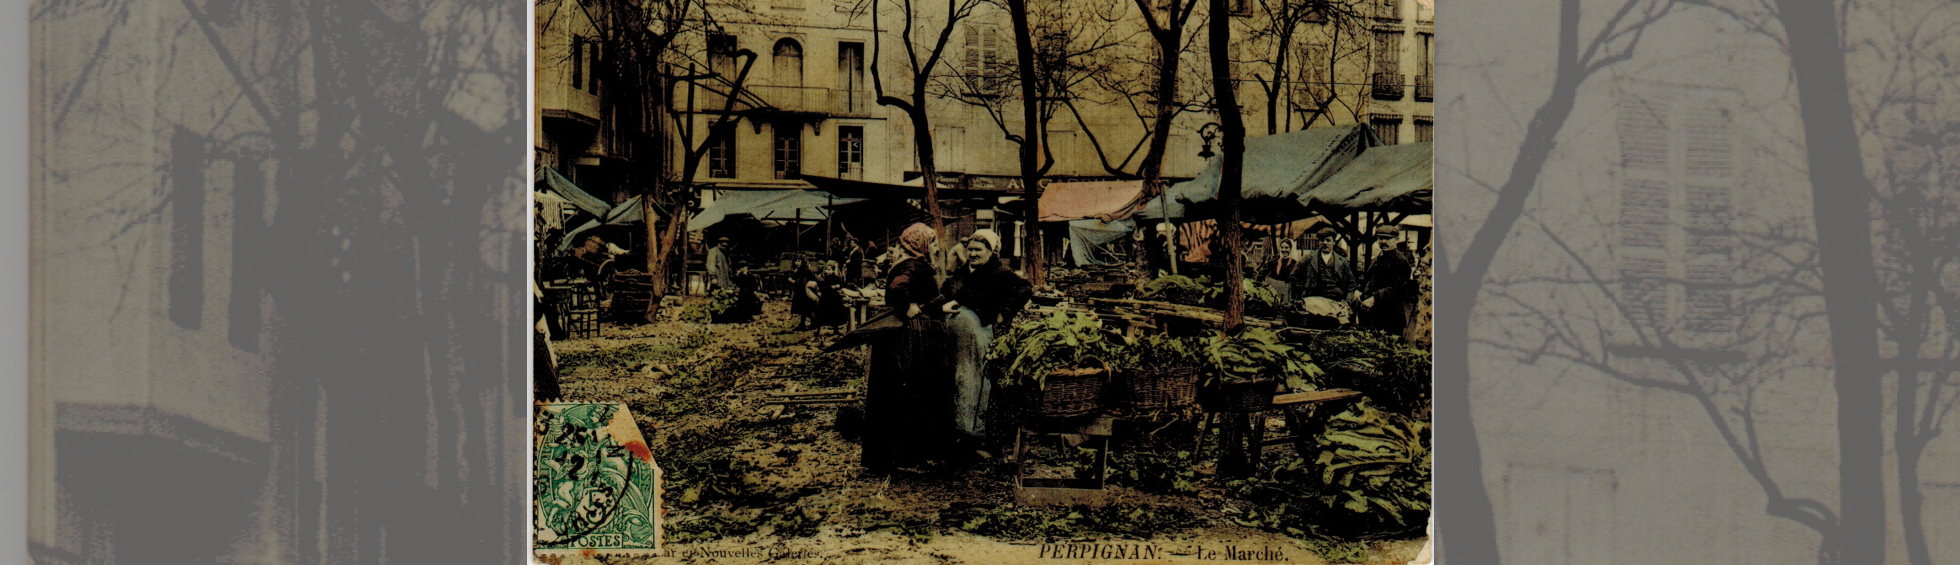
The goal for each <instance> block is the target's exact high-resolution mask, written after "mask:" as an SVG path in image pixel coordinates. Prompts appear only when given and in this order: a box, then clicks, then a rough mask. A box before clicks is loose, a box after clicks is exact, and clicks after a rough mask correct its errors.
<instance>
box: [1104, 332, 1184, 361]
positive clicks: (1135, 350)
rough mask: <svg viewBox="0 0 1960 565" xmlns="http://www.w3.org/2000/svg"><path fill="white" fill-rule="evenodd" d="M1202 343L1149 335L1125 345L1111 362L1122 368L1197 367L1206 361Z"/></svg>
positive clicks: (1160, 335)
mask: <svg viewBox="0 0 1960 565" xmlns="http://www.w3.org/2000/svg"><path fill="white" fill-rule="evenodd" d="M1207 359H1208V358H1207V357H1206V355H1205V341H1204V340H1203V339H1199V338H1195V337H1171V336H1169V335H1165V334H1151V335H1150V336H1148V337H1144V338H1141V339H1136V340H1132V341H1129V342H1127V343H1125V344H1124V345H1123V347H1122V350H1121V351H1120V352H1119V353H1117V354H1116V357H1115V358H1114V359H1113V360H1112V362H1115V363H1117V364H1118V365H1122V366H1125V367H1137V368H1143V367H1158V368H1171V367H1201V366H1204V365H1205V364H1206V362H1207Z"/></svg>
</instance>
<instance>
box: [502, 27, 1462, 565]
mask: <svg viewBox="0 0 1960 565" xmlns="http://www.w3.org/2000/svg"><path fill="white" fill-rule="evenodd" d="M1433 13H1434V6H1433V4H1432V3H1430V2H1427V1H1422V0H1333V1H1330V2H1294V1H1290V0H1162V1H1158V0H1150V1H1143V0H1090V1H1088V2H1059V1H1055V0H997V1H996V0H952V1H950V2H924V3H911V2H877V1H870V0H717V1H711V2H680V1H671V2H670V1H666V0H655V1H652V2H616V1H612V0H541V1H540V2H538V3H537V4H536V5H535V13H534V16H533V17H534V19H533V33H534V41H535V53H534V58H535V59H534V60H535V68H534V76H533V81H534V85H533V89H534V91H533V114H532V118H533V124H532V142H533V161H534V163H533V164H534V166H533V167H532V168H533V175H534V177H533V181H534V182H533V189H534V193H533V198H534V207H533V209H534V212H535V217H534V219H535V222H534V227H535V231H534V240H533V242H534V244H535V249H534V251H535V254H534V256H533V261H534V264H533V273H534V275H535V276H534V281H533V287H532V297H533V314H534V316H533V317H532V320H530V323H531V327H530V328H528V329H529V330H531V331H532V332H533V333H534V335H535V339H534V340H533V343H534V348H533V349H534V351H533V355H534V361H535V362H534V363H533V372H534V374H533V390H534V396H535V399H536V404H535V407H534V409H533V414H534V416H535V417H536V418H537V421H536V423H535V428H536V430H537V434H536V438H537V444H536V446H535V457H534V461H533V466H534V477H533V481H534V488H533V489H532V490H533V496H534V512H533V517H532V520H533V528H532V531H533V533H534V536H535V539H534V540H533V546H534V547H535V548H537V550H538V551H537V555H536V557H537V558H538V559H539V560H540V561H543V562H547V563H587V562H607V563H683V562H710V561H712V562H716V563H761V562H771V563H884V562H919V563H927V562H930V563H1040V562H1055V561H1057V560H1061V561H1065V562H1071V563H1132V562H1145V563H1184V562H1208V561H1247V562H1264V563H1393V564H1397V565H1400V564H1404V563H1425V562H1428V560H1429V553H1430V551H1429V539H1430V538H1429V536H1430V535H1431V534H1432V532H1433V529H1432V528H1431V524H1430V519H1429V515H1430V490H1431V488H1430V485H1431V473H1430V449H1431V443H1430V439H1429V438H1430V434H1429V428H1430V406H1431V394H1430V343H1431V342H1430V337H1429V336H1430V329H1429V319H1430V296H1431V287H1430V280H1431V277H1430V261H1431V256H1432V255H1431V245H1432V230H1431V226H1432V222H1431V220H1430V218H1431V216H1430V210H1431V202H1432V193H1433V190H1432V185H1433V172H1432V169H1431V143H1430V136H1431V131H1432V130H1431V128H1432V127H1433V122H1434V119H1433V115H1434V114H1433V110H1432V108H1433V104H1432V100H1433V98H1434V82H1433V80H1432V77H1431V72H1430V69H1431V63H1430V60H1431V56H1432V54H1433V53H1432V48H1433V37H1434V34H1435V31H1434V27H1435V26H1434V23H1433V22H1434V18H1433ZM643 456H644V457H643ZM643 468H644V469H648V470H652V474H651V475H649V474H645V473H642V472H641V471H640V469H643ZM641 477H647V478H656V479H657V481H654V482H652V483H641V482H636V480H637V479H638V478H641Z"/></svg>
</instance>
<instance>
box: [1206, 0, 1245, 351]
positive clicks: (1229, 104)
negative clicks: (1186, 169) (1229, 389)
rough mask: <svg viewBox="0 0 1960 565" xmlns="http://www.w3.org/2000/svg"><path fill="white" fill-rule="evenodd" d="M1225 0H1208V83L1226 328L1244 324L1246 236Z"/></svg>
mask: <svg viewBox="0 0 1960 565" xmlns="http://www.w3.org/2000/svg"><path fill="white" fill-rule="evenodd" d="M1225 2H1226V0H1211V6H1210V10H1211V16H1212V17H1211V38H1210V39H1211V84H1212V90H1213V91H1214V92H1213V96H1214V97H1215V98H1216V99H1217V101H1218V125H1219V134H1218V135H1219V137H1221V138H1222V139H1221V140H1220V143H1219V149H1220V153H1219V159H1220V162H1219V168H1218V170H1219V179H1218V202H1219V204H1220V205H1222V206H1224V207H1225V215H1224V217H1221V218H1219V219H1218V239H1219V247H1221V248H1222V249H1219V250H1218V251H1219V252H1220V253H1224V254H1225V272H1224V273H1221V274H1220V275H1219V276H1220V277H1221V278H1223V279H1224V284H1225V327H1226V328H1228V329H1229V328H1231V327H1233V326H1237V325H1239V324H1240V323H1241V322H1244V321H1245V283H1243V282H1241V281H1242V280H1243V279H1244V278H1245V275H1244V271H1245V254H1244V253H1240V249H1241V248H1243V247H1245V244H1244V240H1245V234H1244V233H1243V229H1242V227H1241V226H1240V225H1239V218H1240V213H1239V181H1240V176H1242V174H1243V173H1244V170H1243V169H1244V164H1245V121H1244V119H1243V118H1242V117H1241V116H1239V101H1238V95H1237V94H1236V93H1235V92H1234V88H1235V87H1234V86H1233V85H1232V60H1231V58H1230V57H1229V56H1228V54H1227V50H1226V49H1225V48H1224V46H1225V45H1230V44H1231V43H1232V26H1231V23H1232V18H1230V17H1226V14H1227V13H1228V10H1230V8H1229V7H1227V6H1226V4H1225Z"/></svg>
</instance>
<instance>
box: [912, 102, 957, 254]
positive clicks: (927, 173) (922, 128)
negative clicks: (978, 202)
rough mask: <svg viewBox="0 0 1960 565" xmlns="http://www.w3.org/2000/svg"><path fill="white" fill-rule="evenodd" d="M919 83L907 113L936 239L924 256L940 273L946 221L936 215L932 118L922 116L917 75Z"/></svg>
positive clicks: (936, 175)
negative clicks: (930, 251)
mask: <svg viewBox="0 0 1960 565" xmlns="http://www.w3.org/2000/svg"><path fill="white" fill-rule="evenodd" d="M919 84H920V86H918V87H917V88H918V89H919V90H918V91H917V92H915V93H913V95H912V107H911V108H910V110H911V111H910V112H908V114H910V115H911V116H912V145H913V146H914V147H916V148H918V152H919V178H920V179H922V180H924V181H925V187H926V213H927V214H930V215H932V234H933V239H934V240H936V241H938V242H939V245H938V247H939V250H937V251H934V252H933V256H932V257H927V258H926V260H927V261H929V262H931V263H932V265H933V267H934V268H936V269H938V270H939V274H940V276H942V277H943V276H945V275H946V270H947V266H948V265H947V264H946V257H948V256H949V254H947V253H946V252H945V249H946V224H945V222H944V221H942V220H941V219H940V218H941V217H942V216H941V215H940V213H939V166H938V164H936V163H934V159H935V158H936V157H935V156H934V155H933V148H932V121H931V119H930V118H928V117H927V116H926V106H925V86H924V79H923V78H921V79H920V82H919Z"/></svg>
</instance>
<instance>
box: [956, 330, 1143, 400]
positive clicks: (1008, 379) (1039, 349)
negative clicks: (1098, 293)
mask: <svg viewBox="0 0 1960 565" xmlns="http://www.w3.org/2000/svg"><path fill="white" fill-rule="evenodd" d="M1122 344H1123V338H1122V336H1119V335H1116V334H1114V333H1111V332H1109V331H1107V330H1105V329H1103V326H1102V320H1101V319H1100V318H1097V317H1096V316H1095V315H1094V314H1090V313H1087V312H1072V311H1067V310H1057V311H1054V312H1051V313H1049V314H1048V315H1046V316H1041V317H1037V318H1024V319H1023V320H1022V321H1021V322H1020V323H1017V324H1014V326H1013V327H1011V328H1009V329H1008V330H1007V331H1006V332H1004V333H1002V334H1001V335H999V336H996V337H995V338H994V344H993V351H991V352H990V354H989V355H988V358H989V359H990V360H991V361H990V364H991V365H994V366H996V367H1000V371H999V373H998V374H997V378H998V380H999V382H1000V384H1001V385H1002V386H1018V385H1033V386H1034V387H1035V388H1037V389H1038V388H1041V387H1043V386H1044V385H1045V383H1046V381H1047V378H1048V374H1049V373H1052V372H1054V371H1055V370H1056V369H1066V368H1073V367H1081V366H1083V365H1085V364H1092V363H1090V361H1089V360H1090V359H1091V358H1095V359H1100V360H1104V361H1107V360H1109V359H1113V358H1116V356H1117V355H1118V354H1119V352H1120V347H1121V345H1122Z"/></svg>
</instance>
